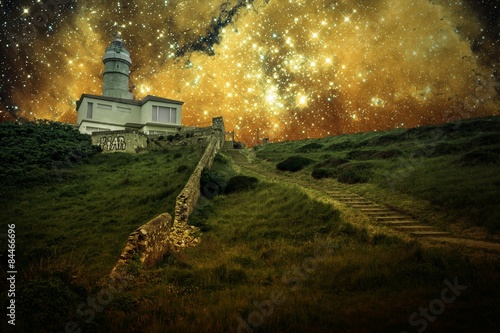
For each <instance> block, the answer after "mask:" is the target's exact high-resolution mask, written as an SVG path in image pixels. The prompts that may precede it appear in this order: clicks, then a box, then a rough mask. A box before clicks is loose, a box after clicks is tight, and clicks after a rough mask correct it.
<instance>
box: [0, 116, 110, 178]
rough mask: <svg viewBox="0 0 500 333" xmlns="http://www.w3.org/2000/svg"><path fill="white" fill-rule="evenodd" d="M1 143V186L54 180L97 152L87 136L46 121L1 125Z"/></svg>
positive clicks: (65, 126)
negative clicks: (67, 169) (64, 170)
mask: <svg viewBox="0 0 500 333" xmlns="http://www.w3.org/2000/svg"><path fill="white" fill-rule="evenodd" d="M0 144H1V145H2V149H1V150H0V170H2V172H1V174H0V183H3V184H11V183H16V184H18V183H20V182H32V181H40V180H42V181H47V180H49V179H51V178H53V179H56V178H57V177H54V176H59V175H60V171H59V169H63V168H69V167H72V166H74V165H76V164H79V163H81V162H83V161H84V160H85V159H86V158H87V157H89V156H92V155H94V154H95V153H96V152H98V151H99V150H100V149H98V147H94V146H92V141H91V137H90V135H86V134H81V133H80V132H78V130H76V129H74V128H73V127H71V126H69V125H66V124H62V123H57V122H51V121H47V120H38V121H35V122H29V123H26V124H23V125H20V124H18V123H1V124H0Z"/></svg>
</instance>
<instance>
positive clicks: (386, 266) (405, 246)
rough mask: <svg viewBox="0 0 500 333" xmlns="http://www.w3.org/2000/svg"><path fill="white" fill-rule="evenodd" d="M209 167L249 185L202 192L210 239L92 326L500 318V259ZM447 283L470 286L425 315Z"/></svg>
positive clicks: (449, 326) (197, 216)
mask: <svg viewBox="0 0 500 333" xmlns="http://www.w3.org/2000/svg"><path fill="white" fill-rule="evenodd" d="M211 173H213V174H215V175H217V176H218V177H217V178H218V179H220V180H222V181H221V182H220V183H226V184H228V187H229V184H231V183H233V182H232V181H231V179H234V177H241V176H243V177H246V178H245V179H246V181H243V178H239V180H240V182H239V184H240V186H236V187H234V186H231V187H229V188H230V189H231V190H230V191H229V192H227V191H226V192H225V193H223V194H220V195H218V196H216V197H214V198H213V199H211V200H209V199H207V198H205V197H202V198H201V200H200V202H199V204H198V207H197V209H196V211H195V212H194V214H193V216H192V218H191V221H190V223H191V224H193V225H196V226H198V227H199V228H200V229H201V230H202V231H203V235H202V242H201V243H200V244H199V245H198V246H197V247H195V248H189V249H186V250H185V251H182V252H180V253H172V254H170V255H169V256H167V257H166V258H165V260H164V261H163V262H162V263H161V264H160V265H159V266H158V267H157V268H155V269H152V270H147V271H146V270H140V271H138V274H137V276H136V277H135V278H134V279H133V281H132V282H131V283H130V284H129V288H128V289H127V290H125V291H123V292H120V293H119V294H117V295H116V297H115V298H114V299H113V301H112V302H110V304H108V305H107V306H106V308H105V310H104V311H103V312H102V313H100V314H99V315H98V317H97V318H96V326H90V327H96V328H95V331H96V332H198V331H202V332H332V331H334V332H401V331H408V332H416V331H417V330H418V329H421V328H422V327H423V325H424V324H425V325H428V327H429V331H433V332H450V331H453V332H472V331H481V332H495V331H496V328H498V327H499V325H500V322H499V321H498V318H497V316H496V315H495V313H496V312H498V310H500V308H499V306H498V302H497V301H496V300H497V299H498V297H500V294H498V292H497V291H496V290H497V288H495V286H496V284H498V281H500V279H499V278H500V275H499V267H500V266H499V261H498V258H496V257H492V258H489V257H488V256H486V257H482V256H478V257H476V258H474V259H471V258H470V257H468V256H466V255H465V251H463V249H462V248H460V247H450V248H427V247H424V246H422V245H421V244H420V243H418V242H417V241H408V240H405V239H402V238H399V237H397V236H394V235H387V234H383V233H380V232H376V233H371V232H370V231H369V230H368V229H367V228H365V227H355V226H354V224H353V223H351V221H349V220H348V219H346V217H345V216H344V215H343V214H342V212H340V211H338V210H336V209H335V208H334V207H333V206H332V205H329V204H325V203H320V202H318V201H315V200H313V199H312V198H310V197H308V196H307V195H306V194H305V193H304V192H303V191H301V190H300V189H299V188H298V187H295V186H292V185H288V184H281V183H277V182H269V181H266V180H264V179H259V180H258V181H257V183H255V181H254V179H253V178H251V175H250V174H248V175H245V173H243V175H238V176H236V173H235V171H234V170H233V169H232V168H231V167H230V162H228V161H227V160H226V159H225V158H223V157H221V156H219V157H218V158H217V161H216V163H215V164H214V167H213V169H212V171H211ZM251 179H252V181H250V180H251ZM242 184H245V185H242ZM226 189H227V187H226ZM446 281H447V282H446ZM448 282H450V283H455V284H459V285H461V286H466V288H465V289H464V290H462V291H457V292H459V293H460V296H458V297H456V298H455V299H454V301H453V302H452V303H450V304H448V303H447V304H446V305H445V310H443V311H442V312H439V313H440V314H439V315H438V316H434V315H433V317H432V318H433V321H432V322H430V321H426V320H425V319H422V318H423V317H422V315H420V314H418V312H419V311H420V310H419V309H424V310H425V309H426V308H429V304H431V302H433V301H434V300H435V299H439V297H441V296H440V295H442V291H443V289H445V288H448V287H447V283H448ZM461 288H462V287H461ZM448 296H449V295H448ZM432 304H434V303H432ZM433 306H434V305H433ZM433 311H434V310H433ZM439 311H441V310H440V309H439ZM413 313H417V316H416V317H411V316H412V315H413ZM410 317H411V318H413V319H410ZM81 327H89V326H88V325H87V326H85V324H82V326H81Z"/></svg>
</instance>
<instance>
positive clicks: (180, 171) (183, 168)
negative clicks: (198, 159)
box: [177, 164, 189, 173]
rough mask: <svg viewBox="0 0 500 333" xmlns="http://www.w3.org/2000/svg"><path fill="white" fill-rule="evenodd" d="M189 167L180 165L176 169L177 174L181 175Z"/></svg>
mask: <svg viewBox="0 0 500 333" xmlns="http://www.w3.org/2000/svg"><path fill="white" fill-rule="evenodd" d="M188 169H189V167H188V166H187V165H185V164H181V165H179V166H178V167H177V173H183V172H184V171H186V170H188Z"/></svg>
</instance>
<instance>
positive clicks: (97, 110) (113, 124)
mask: <svg viewBox="0 0 500 333" xmlns="http://www.w3.org/2000/svg"><path fill="white" fill-rule="evenodd" d="M103 62H104V74H103V76H104V85H103V89H102V96H99V95H89V94H83V95H82V96H81V97H80V100H79V101H77V103H76V111H77V113H78V116H77V126H78V129H79V131H80V132H81V133H86V134H91V133H92V132H101V131H116V130H126V129H134V130H140V131H142V132H144V133H146V134H165V133H169V132H177V131H179V130H180V129H181V127H182V126H181V119H182V105H183V104H184V102H181V101H175V100H171V99H167V98H162V97H157V96H151V95H148V96H146V97H145V98H143V99H142V100H134V99H133V97H132V93H131V92H130V90H129V79H130V65H131V64H132V60H131V59H130V53H129V51H127V49H125V46H124V44H123V42H122V40H121V39H120V38H119V37H117V38H116V39H115V40H114V41H113V43H111V45H110V46H109V47H108V48H107V49H106V53H105V54H104V58H103Z"/></svg>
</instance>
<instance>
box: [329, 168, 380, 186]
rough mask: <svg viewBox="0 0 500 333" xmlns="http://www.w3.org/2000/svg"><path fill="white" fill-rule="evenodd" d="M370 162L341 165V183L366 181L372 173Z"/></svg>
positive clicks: (339, 179)
mask: <svg viewBox="0 0 500 333" xmlns="http://www.w3.org/2000/svg"><path fill="white" fill-rule="evenodd" d="M371 168H372V164H370V163H349V164H344V165H342V166H341V167H339V169H338V170H339V174H338V176H337V179H338V181H339V182H341V183H347V184H356V183H366V182H367V181H368V180H369V179H370V176H371V174H372V171H371Z"/></svg>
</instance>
